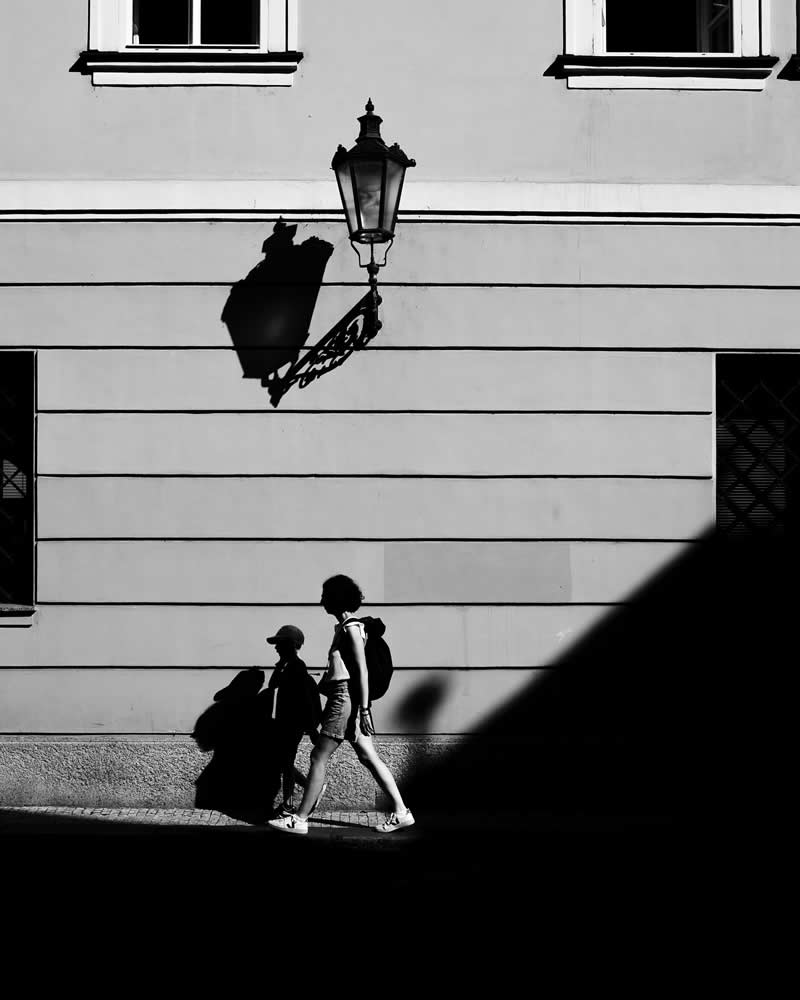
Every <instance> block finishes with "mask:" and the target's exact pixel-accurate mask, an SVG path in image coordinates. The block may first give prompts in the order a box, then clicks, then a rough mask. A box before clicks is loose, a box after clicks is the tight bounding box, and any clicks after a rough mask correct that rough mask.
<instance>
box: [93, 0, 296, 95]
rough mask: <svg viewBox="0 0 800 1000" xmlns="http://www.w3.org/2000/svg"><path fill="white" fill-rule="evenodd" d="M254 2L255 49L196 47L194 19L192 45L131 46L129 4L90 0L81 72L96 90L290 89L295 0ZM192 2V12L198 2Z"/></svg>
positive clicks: (117, 0) (130, 0) (119, 0)
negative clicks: (256, 14)
mask: <svg viewBox="0 0 800 1000" xmlns="http://www.w3.org/2000/svg"><path fill="white" fill-rule="evenodd" d="M259 2H260V10H259V40H258V43H257V44H255V45H253V44H248V45H201V44H200V19H199V17H197V16H194V17H193V18H192V33H193V40H192V42H191V43H189V44H187V45H142V44H140V43H139V42H134V37H133V0H89V51H88V52H86V53H84V54H83V57H82V67H81V71H82V72H86V73H91V75H92V83H93V84H95V85H99V86H117V87H131V86H134V87H135V86H147V87H152V86H187V85H206V86H207V85H215V86H259V87H265V86H271V87H288V86H291V84H292V81H293V78H294V73H295V71H296V70H297V65H298V63H299V62H300V59H302V53H300V52H299V51H298V10H297V7H298V0H259ZM192 4H193V10H194V11H195V12H197V10H198V9H199V5H200V0H192ZM115 56H116V57H117V58H115ZM170 57H174V58H170ZM223 70H224V71H223Z"/></svg>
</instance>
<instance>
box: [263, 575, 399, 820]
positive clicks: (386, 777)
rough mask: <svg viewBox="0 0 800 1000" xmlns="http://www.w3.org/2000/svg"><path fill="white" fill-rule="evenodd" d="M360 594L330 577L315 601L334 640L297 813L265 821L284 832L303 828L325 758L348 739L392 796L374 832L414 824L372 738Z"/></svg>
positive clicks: (317, 794)
mask: <svg viewBox="0 0 800 1000" xmlns="http://www.w3.org/2000/svg"><path fill="white" fill-rule="evenodd" d="M363 600H364V595H363V594H362V593H361V591H360V590H359V587H358V584H357V583H356V582H355V581H354V580H351V579H350V577H349V576H342V575H339V576H332V577H330V579H328V580H326V581H325V583H323V585H322V600H321V601H320V604H321V605H322V607H323V608H324V609H325V611H327V613H328V614H329V615H333V617H334V618H335V619H336V622H337V624H336V627H335V629H334V632H333V642H332V643H331V648H330V651H329V652H328V669H327V670H326V672H325V675H324V677H323V679H322V683H321V684H320V691H321V692H322V694H324V695H325V697H326V698H327V701H326V703H325V709H324V711H323V713H322V725H321V729H320V734H319V736H318V737H317V742H316V744H315V746H314V749H313V750H312V752H311V769H310V771H309V772H308V778H307V780H306V787H305V791H304V793H303V801H302V802H301V803H300V808H299V809H298V810H297V812H296V813H292V814H290V815H288V816H281V817H279V818H278V819H273V820H270V821H269V825H270V826H271V827H274V829H276V830H281V831H282V832H284V833H308V817H309V814H310V813H311V812H312V810H313V808H314V806H315V805H316V803H317V800H318V799H319V797H320V794H321V792H322V788H323V784H324V782H325V772H326V770H327V767H328V761H329V760H330V759H331V757H332V756H333V755H334V753H335V752H336V751H337V750H338V749H339V746H340V744H341V743H342V742H343V741H344V740H347V741H348V742H349V743H351V744H352V746H353V749H354V750H355V752H356V756H357V757H358V759H359V760H360V761H361V763H362V764H363V765H364V767H366V769H367V770H368V771H369V772H370V774H371V775H372V776H373V778H374V779H375V781H376V782H377V783H378V785H379V787H380V788H381V790H382V791H383V792H384V793H385V794H386V795H387V796H388V797H389V798H390V799H391V800H392V808H393V811H392V813H391V815H390V816H389V819H388V820H387V821H386V822H385V823H381V824H380V825H379V826H378V827H377V830H378V832H379V833H394V831H395V830H400V829H402V828H403V827H406V826H413V824H414V817H413V816H412V814H411V810H410V809H409V808H407V806H406V804H405V803H404V802H403V799H402V798H401V796H400V792H399V790H398V788H397V784H396V783H395V780H394V778H393V777H392V774H391V771H390V770H389V768H388V767H387V766H386V764H384V762H383V761H382V760H381V758H380V757H379V756H378V751H377V750H376V749H375V744H374V743H373V742H372V737H373V735H374V733H375V729H374V727H373V725H372V713H371V711H370V701H369V677H368V674H367V661H366V657H365V654H364V644H365V641H366V639H365V632H364V626H363V625H362V624H361V622H360V621H359V620H358V619H357V618H355V617H354V615H355V612H356V611H358V609H359V608H360V607H361V602H362V601H363Z"/></svg>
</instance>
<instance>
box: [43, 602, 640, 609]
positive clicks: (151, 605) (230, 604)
mask: <svg viewBox="0 0 800 1000" xmlns="http://www.w3.org/2000/svg"><path fill="white" fill-rule="evenodd" d="M627 603H628V602H627V601H614V602H609V601H566V602H565V601H389V602H388V603H386V602H383V601H370V602H369V607H371V608H616V607H624V606H625V605H626V604H627ZM37 607H40V608H43V607H50V608H131V607H134V608H317V609H318V608H319V601H39V602H38V605H37Z"/></svg>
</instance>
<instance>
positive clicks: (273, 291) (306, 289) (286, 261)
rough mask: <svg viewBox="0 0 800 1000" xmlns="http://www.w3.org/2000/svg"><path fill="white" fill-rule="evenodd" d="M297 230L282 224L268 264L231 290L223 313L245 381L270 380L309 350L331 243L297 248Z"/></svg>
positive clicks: (270, 242)
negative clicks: (310, 333) (313, 318)
mask: <svg viewBox="0 0 800 1000" xmlns="http://www.w3.org/2000/svg"><path fill="white" fill-rule="evenodd" d="M296 234H297V226H296V225H294V226H290V225H287V224H286V223H285V222H283V221H281V220H279V221H278V222H276V223H275V227H274V230H273V233H272V236H269V237H268V238H267V239H266V240H264V245H263V247H262V253H263V254H264V260H262V261H261V262H260V263H259V264H257V265H256V266H255V267H254V268H253V269H252V271H250V272H249V274H248V275H247V276H246V277H245V278H243V279H242V280H241V281H237V282H236V284H235V285H234V286H233V287H232V288H231V291H230V294H229V295H228V300H227V302H226V303H225V307H224V309H223V310H222V316H221V319H222V322H223V323H225V325H226V326H227V327H228V332H229V333H230V336H231V340H232V341H233V346H234V348H235V349H236V353H237V354H238V356H239V362H240V364H241V366H242V375H243V377H244V378H257V379H265V378H267V377H268V376H270V375H272V374H274V373H275V372H277V371H278V369H280V368H282V367H283V366H284V365H286V364H290V363H291V362H293V361H296V360H297V357H298V355H299V353H300V350H301V348H302V347H303V346H304V345H305V343H306V341H307V339H308V334H309V328H310V326H311V318H312V316H313V314H314V307H315V305H316V302H317V296H318V295H319V289H320V286H321V285H322V279H323V276H324V274H325V267H326V266H327V263H328V260H329V259H330V256H331V254H332V253H333V246H332V245H331V244H330V243H327V242H325V241H324V240H320V239H318V238H317V237H315V236H311V237H309V238H308V239H307V240H305V241H304V242H303V243H302V244H300V245H295V243H294V238H295V236H296Z"/></svg>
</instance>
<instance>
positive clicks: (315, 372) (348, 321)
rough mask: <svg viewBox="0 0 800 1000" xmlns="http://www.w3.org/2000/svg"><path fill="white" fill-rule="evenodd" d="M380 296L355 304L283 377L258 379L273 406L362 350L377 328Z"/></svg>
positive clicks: (369, 294) (369, 295)
mask: <svg viewBox="0 0 800 1000" xmlns="http://www.w3.org/2000/svg"><path fill="white" fill-rule="evenodd" d="M380 303H381V297H380V295H378V293H377V291H376V290H375V289H372V288H371V289H370V290H369V291H368V292H367V294H366V295H365V296H364V297H363V298H362V299H361V300H360V301H359V302H357V303H356V304H355V305H354V306H353V308H352V309H351V310H350V311H349V312H348V313H347V314H346V315H344V316H343V317H342V318H341V319H340V320H339V322H338V323H336V325H335V326H333V327H332V328H331V329H330V330H329V331H328V332H327V333H326V334H325V336H324V337H323V338H322V340H320V341H319V342H318V343H317V344H316V345H315V346H314V347H312V348H311V349H310V350H309V351H308V352H307V353H306V354H305V355H304V356H303V357H302V358H298V359H297V361H294V362H293V363H292V364H291V365H290V366H289V368H288V369H287V370H286V373H285V374H284V375H279V374H278V373H277V372H275V374H274V375H271V376H269V378H266V379H262V380H261V385H262V386H263V387H264V388H265V389H267V390H268V392H269V398H270V402H271V403H272V405H273V407H276V406H277V405H278V403H280V401H281V399H282V398H283V397H284V396H285V395H286V393H287V392H288V391H289V390H290V389H291V388H292V386H294V385H297V386H299V387H300V388H301V389H304V388H305V387H306V386H307V385H310V384H311V383H312V382H314V381H315V380H316V379H318V378H322V376H323V375H327V374H328V372H331V371H333V370H334V368H338V367H339V365H342V364H344V362H345V361H346V360H347V359H348V358H349V357H350V355H351V354H352V353H353V352H354V351H360V350H363V349H364V348H365V347H366V346H367V344H368V343H369V342H370V341H371V340H372V339H373V337H374V336H375V335H376V334H377V332H378V331H379V330H380V328H381V325H382V324H381V321H380V320H379V319H378V306H379V305H380Z"/></svg>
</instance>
